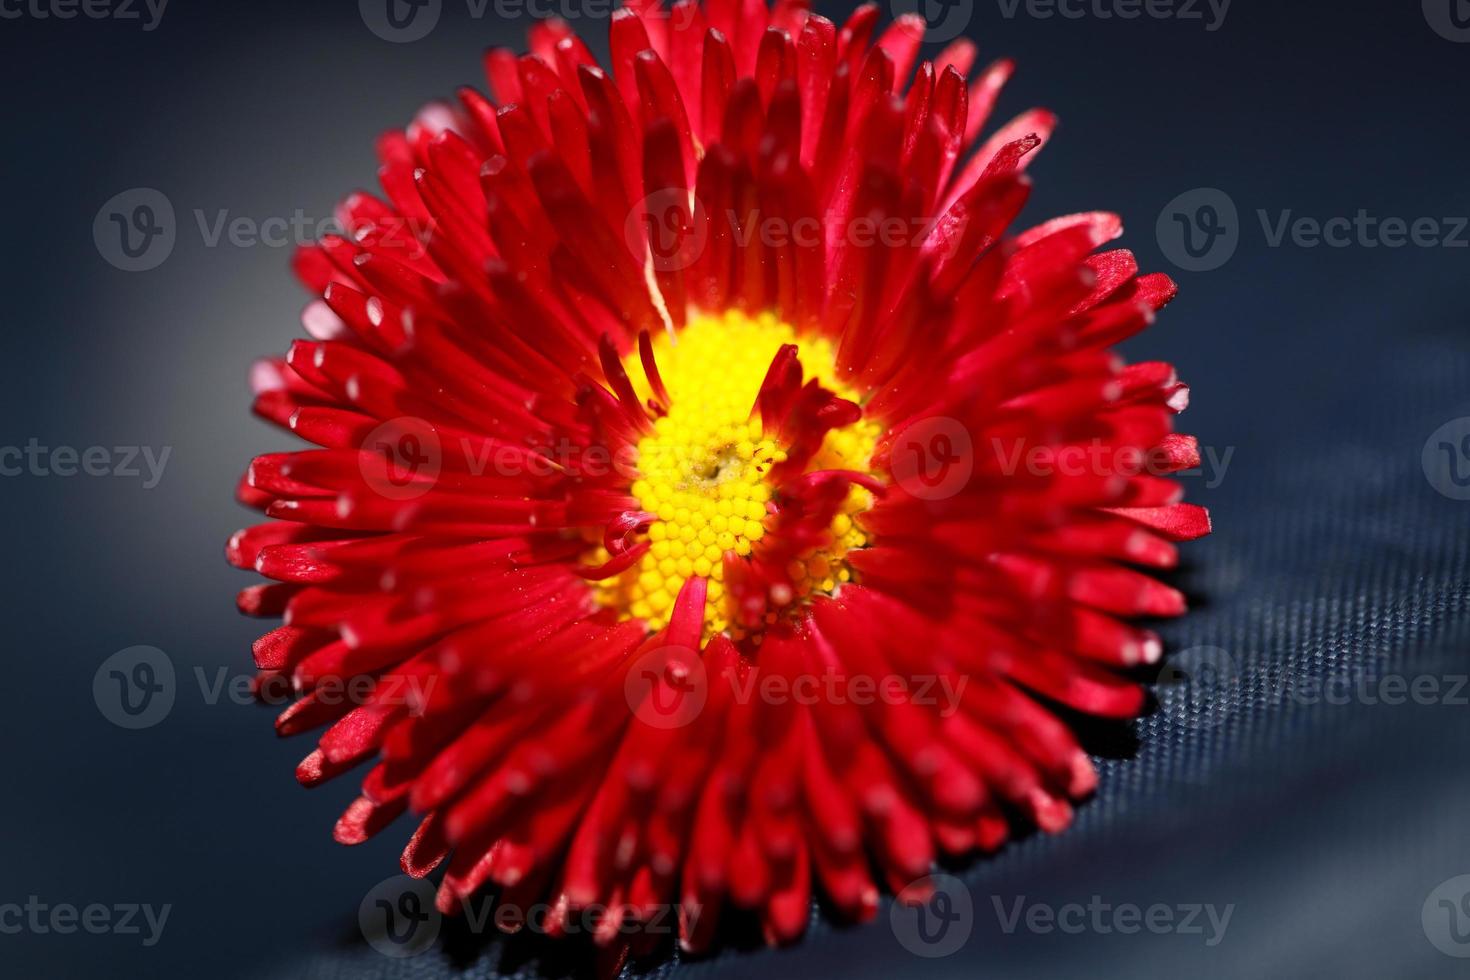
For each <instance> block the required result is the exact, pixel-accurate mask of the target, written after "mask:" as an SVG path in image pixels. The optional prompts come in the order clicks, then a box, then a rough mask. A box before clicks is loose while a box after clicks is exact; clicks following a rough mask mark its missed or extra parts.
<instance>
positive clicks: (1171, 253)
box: [1154, 187, 1240, 272]
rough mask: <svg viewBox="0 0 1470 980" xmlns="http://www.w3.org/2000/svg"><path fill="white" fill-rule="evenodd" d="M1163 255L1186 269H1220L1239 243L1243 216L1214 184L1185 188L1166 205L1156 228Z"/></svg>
mask: <svg viewBox="0 0 1470 980" xmlns="http://www.w3.org/2000/svg"><path fill="white" fill-rule="evenodd" d="M1154 233H1155V235H1156V236H1157V237H1158V240H1159V248H1160V249H1161V250H1162V251H1163V253H1164V257H1165V258H1166V259H1168V260H1169V261H1170V262H1173V263H1174V264H1175V265H1177V266H1178V267H1179V268H1181V269H1184V270H1185V271H1186V272H1209V271H1210V270H1211V269H1218V268H1220V266H1222V265H1224V264H1225V263H1226V262H1229V261H1230V257H1231V256H1232V255H1234V254H1235V249H1236V248H1237V247H1238V246H1239V245H1240V216H1239V214H1238V213H1237V211H1236V210H1235V202H1234V201H1233V200H1231V198H1230V195H1229V194H1226V193H1225V192H1224V191H1222V190H1220V189H1218V188H1215V187H1197V188H1195V189H1194V190H1192V191H1185V192H1184V193H1183V194H1180V195H1179V196H1178V197H1176V198H1174V200H1172V201H1170V202H1169V203H1168V204H1166V205H1164V210H1163V211H1161V212H1160V213H1159V220H1158V224H1157V225H1156V226H1155V229H1154Z"/></svg>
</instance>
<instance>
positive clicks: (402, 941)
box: [357, 875, 443, 959]
mask: <svg viewBox="0 0 1470 980" xmlns="http://www.w3.org/2000/svg"><path fill="white" fill-rule="evenodd" d="M442 924H443V917H442V916H441V915H440V914H439V910H438V909H437V908H435V907H434V886H433V884H432V883H431V882H429V881H426V880H424V879H422V878H410V877H409V876H408V875H394V876H393V877H392V878H388V879H385V880H384V881H380V882H378V884H377V885H375V886H374V887H373V890H372V891H370V892H368V893H367V896H366V897H364V898H363V900H362V904H361V905H359V906H358V907H357V925H358V927H359V928H360V929H361V930H362V937H363V938H364V939H366V940H367V941H368V945H369V946H371V947H372V948H373V949H375V950H377V951H378V952H380V953H382V954H383V955H384V956H391V957H393V958H395V959H403V958H405V957H409V956H417V955H419V954H420V953H422V952H424V951H425V950H427V949H428V948H429V947H430V946H432V945H434V940H436V939H438V938H439V927H440V925H442Z"/></svg>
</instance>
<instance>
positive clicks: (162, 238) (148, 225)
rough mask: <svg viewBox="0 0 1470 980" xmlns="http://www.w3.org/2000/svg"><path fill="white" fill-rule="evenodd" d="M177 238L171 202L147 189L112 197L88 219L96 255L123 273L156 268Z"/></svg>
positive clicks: (171, 249)
mask: <svg viewBox="0 0 1470 980" xmlns="http://www.w3.org/2000/svg"><path fill="white" fill-rule="evenodd" d="M177 238H178V225H177V223H176V222H175V221H174V206H173V204H172V202H170V201H169V199H168V198H167V197H166V196H164V194H163V192H162V191H157V190H154V189H153V188H151V187H134V188H132V189H131V190H126V191H123V192H122V193H121V194H115V195H113V197H111V198H110V199H109V200H108V201H107V203H106V204H104V205H102V207H101V208H100V209H99V210H98V211H97V217H95V218H94V219H92V241H93V242H94V243H95V244H96V246H97V252H98V254H99V255H101V256H102V257H103V258H104V259H106V260H107V262H108V264H109V265H111V266H113V267H115V268H118V269H121V270H123V271H124V272H147V271H148V270H149V269H156V268H158V267H159V266H160V265H162V264H163V263H164V260H165V259H167V258H168V257H169V255H171V254H172V253H173V250H174V242H175V241H176V240H177Z"/></svg>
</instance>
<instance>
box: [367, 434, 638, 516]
mask: <svg viewBox="0 0 1470 980" xmlns="http://www.w3.org/2000/svg"><path fill="white" fill-rule="evenodd" d="M358 450H359V453H358V469H359V471H360V473H361V474H362V478H363V481H364V482H365V483H366V484H367V485H368V486H369V487H371V488H372V489H373V490H374V491H375V492H377V493H378V494H380V495H382V496H384V497H387V498H388V499H390V500H412V499H414V498H416V497H421V496H423V495H424V494H426V493H428V492H429V491H430V490H432V489H434V487H435V486H436V485H437V484H438V482H439V479H440V477H441V476H443V474H444V473H445V472H446V471H450V472H454V473H456V474H460V475H465V476H472V477H479V476H485V475H486V474H492V475H494V476H499V477H526V476H531V477H543V478H544V477H553V476H558V475H560V476H564V477H568V476H575V477H584V478H597V477H605V476H614V475H615V476H618V477H622V478H624V479H626V480H627V481H629V482H632V481H633V480H636V479H638V476H639V471H638V462H639V458H640V457H639V452H638V450H637V448H636V447H633V446H620V447H619V448H617V449H615V450H614V449H609V448H607V447H606V446H602V445H592V446H584V445H581V444H578V443H575V442H573V441H571V440H570V439H566V438H562V439H558V440H555V441H552V442H547V443H544V444H535V445H525V446H522V445H513V444H510V443H505V442H501V441H499V440H496V439H489V438H487V439H478V438H471V437H469V436H458V437H457V438H455V439H453V440H446V439H444V438H443V437H442V436H441V435H440V433H439V430H438V429H437V428H436V427H435V426H434V424H433V423H432V422H429V421H427V420H425V419H422V418H417V417H414V416H409V415H405V416H400V417H398V418H392V419H389V420H387V421H386V422H384V423H382V424H381V425H379V426H377V427H376V428H374V429H373V430H372V431H371V432H369V433H368V434H367V435H366V436H364V437H363V440H362V442H361V444H360V445H359V446H358Z"/></svg>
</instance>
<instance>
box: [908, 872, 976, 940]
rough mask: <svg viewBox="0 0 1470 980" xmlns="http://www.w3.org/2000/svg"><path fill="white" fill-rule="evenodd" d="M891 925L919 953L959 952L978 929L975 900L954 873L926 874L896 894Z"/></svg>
mask: <svg viewBox="0 0 1470 980" xmlns="http://www.w3.org/2000/svg"><path fill="white" fill-rule="evenodd" d="M888 924H889V926H890V927H891V928H892V929H893V935H894V936H895V937H897V938H898V941H899V943H900V945H902V946H903V948H904V949H906V950H908V951H909V952H910V953H913V954H914V955H915V956H922V957H924V958H925V959H938V958H939V957H941V956H948V955H950V954H951V953H954V952H957V951H958V950H959V949H960V948H961V947H962V946H964V945H965V942H966V941H967V940H968V939H969V938H970V933H971V931H972V930H973V929H974V928H975V902H974V900H973V899H972V898H971V896H970V889H969V888H967V887H965V883H964V882H963V881H960V880H959V879H958V878H955V877H953V876H952V875H946V874H932V875H925V876H924V877H922V878H920V879H918V880H917V881H914V882H911V883H910V884H909V885H907V886H906V887H905V888H904V889H903V891H901V892H899V893H898V895H897V896H895V900H894V903H893V906H892V907H891V908H890V909H889V910H888Z"/></svg>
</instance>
